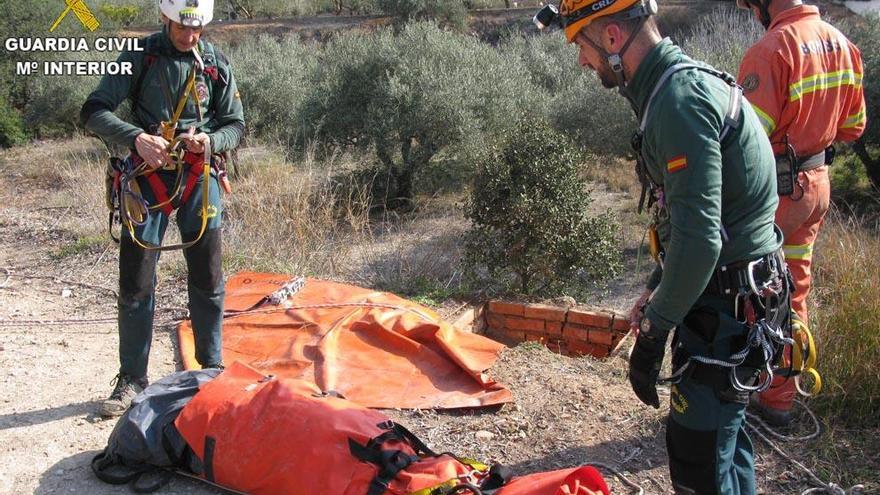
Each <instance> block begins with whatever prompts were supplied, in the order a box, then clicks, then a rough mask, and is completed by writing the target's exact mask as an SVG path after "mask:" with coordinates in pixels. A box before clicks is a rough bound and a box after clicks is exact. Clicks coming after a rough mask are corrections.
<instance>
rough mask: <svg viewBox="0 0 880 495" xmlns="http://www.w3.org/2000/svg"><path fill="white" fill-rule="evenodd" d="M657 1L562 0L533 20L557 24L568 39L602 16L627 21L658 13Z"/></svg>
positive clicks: (570, 39) (540, 27) (543, 24)
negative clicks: (556, 5) (557, 5)
mask: <svg viewBox="0 0 880 495" xmlns="http://www.w3.org/2000/svg"><path fill="white" fill-rule="evenodd" d="M657 10H658V9H657V0H561V2H560V3H559V8H556V7H555V6H554V5H546V6H545V7H544V8H542V9H541V10H540V11H538V13H537V14H535V17H534V18H533V19H532V22H534V23H535V25H536V26H538V29H541V30H543V29H544V28H545V27H547V26H549V25H551V24H553V23H558V25H559V26H560V27H561V28H563V29H564V30H565V37H566V38H568V41H574V38H575V36H577V33H578V32H579V31H580V30H581V29H583V28H585V27H587V26H588V25H589V24H590V23H591V22H593V21H594V20H596V19H598V18H600V17H613V18H614V19H617V20H621V21H625V20H629V19H637V18H640V17H648V16H652V15H655V14H657Z"/></svg>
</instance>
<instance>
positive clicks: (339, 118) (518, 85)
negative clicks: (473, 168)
mask: <svg viewBox="0 0 880 495" xmlns="http://www.w3.org/2000/svg"><path fill="white" fill-rule="evenodd" d="M534 97H535V93H534V91H530V85H529V81H528V78H527V76H526V74H525V69H524V68H523V67H522V64H520V63H518V62H517V61H515V60H513V61H511V60H507V59H505V58H504V57H502V56H501V55H500V54H499V53H498V52H497V51H496V50H494V49H493V48H492V47H490V46H488V45H486V44H484V43H481V42H479V41H478V40H475V39H474V38H471V37H468V36H462V35H457V34H454V33H448V32H444V31H442V30H441V29H440V28H439V27H438V26H437V25H436V24H433V23H413V24H409V25H407V26H405V27H404V28H403V29H402V30H401V31H400V32H399V33H397V34H394V33H392V32H391V31H388V30H385V31H382V32H379V33H376V34H373V35H363V34H347V35H344V36H342V37H340V38H338V39H337V40H335V41H334V42H332V43H331V44H330V45H328V46H327V47H326V49H325V50H324V51H323V53H321V54H320V55H319V61H318V63H317V66H316V71H315V73H314V76H313V79H312V84H311V95H310V96H309V97H308V98H307V100H306V102H305V103H304V106H303V113H302V117H301V120H302V122H304V123H312V124H313V127H312V128H311V130H310V134H309V136H310V137H311V138H313V139H315V140H317V141H318V142H322V143H335V144H337V145H343V146H353V147H356V148H361V149H365V150H372V151H373V152H374V153H375V156H376V159H377V161H378V162H379V163H381V164H382V166H383V167H384V168H385V169H386V170H387V171H388V176H389V177H390V180H391V182H392V183H391V186H390V188H389V191H392V194H391V195H390V196H389V197H388V198H379V199H380V200H381V199H387V200H388V203H389V206H392V207H395V206H403V205H405V204H407V203H408V202H409V201H410V200H411V199H412V198H413V194H414V191H413V183H414V178H415V176H416V175H418V174H419V173H421V172H422V171H423V170H424V169H425V167H426V166H427V165H428V163H429V162H430V161H432V160H439V159H442V160H443V161H445V162H447V163H448V164H449V166H452V167H455V166H456V164H467V163H471V162H472V161H473V157H474V156H476V154H477V153H479V152H480V150H482V148H483V147H484V146H485V143H487V142H492V141H493V140H494V136H496V135H498V134H499V133H502V132H504V131H505V129H507V128H509V127H510V119H509V116H510V115H513V114H515V113H516V112H517V109H519V108H530V107H534V106H536V105H537V102H535V101H534V100H535V98H534ZM465 168H467V167H465Z"/></svg>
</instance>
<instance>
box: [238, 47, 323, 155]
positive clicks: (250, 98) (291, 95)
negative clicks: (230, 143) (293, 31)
mask: <svg viewBox="0 0 880 495" xmlns="http://www.w3.org/2000/svg"><path fill="white" fill-rule="evenodd" d="M316 51H317V48H316V47H315V46H314V45H310V44H307V43H304V42H301V41H299V38H298V37H289V38H284V39H283V40H280V41H279V40H276V39H274V38H272V37H270V36H268V35H263V36H260V37H259V38H256V39H249V40H246V41H244V42H242V43H240V44H238V45H237V46H236V47H235V48H233V49H231V50H230V51H229V59H230V61H231V62H232V65H233V70H234V73H235V77H236V81H237V82H238V86H239V92H240V93H241V99H242V105H243V106H244V110H245V120H246V121H247V126H248V132H250V133H252V134H254V135H256V136H259V137H260V138H261V139H264V140H269V141H278V142H280V143H282V144H285V145H287V146H288V147H289V148H290V147H294V146H295V145H298V144H301V143H302V124H301V122H300V121H299V120H298V118H297V116H298V115H299V114H300V110H301V106H302V104H303V101H304V100H305V98H306V95H307V93H308V91H309V81H308V77H309V74H310V73H311V72H312V71H313V70H314V66H315V62H316V60H317V57H316V56H315V52H316Z"/></svg>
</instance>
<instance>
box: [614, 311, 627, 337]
mask: <svg viewBox="0 0 880 495" xmlns="http://www.w3.org/2000/svg"><path fill="white" fill-rule="evenodd" d="M613 316H614V320H613V321H612V322H611V330H614V332H615V333H620V334H626V333H627V332H629V318H627V317H626V316H623V315H613Z"/></svg>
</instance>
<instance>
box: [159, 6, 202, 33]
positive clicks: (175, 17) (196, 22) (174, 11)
mask: <svg viewBox="0 0 880 495" xmlns="http://www.w3.org/2000/svg"><path fill="white" fill-rule="evenodd" d="M159 10H161V11H162V13H163V14H165V17H167V18H169V19H171V20H172V21H174V22H176V23H178V24H183V25H184V26H188V27H202V26H205V25H207V24H208V23H209V22H211V19H213V18H214V0H159Z"/></svg>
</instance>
